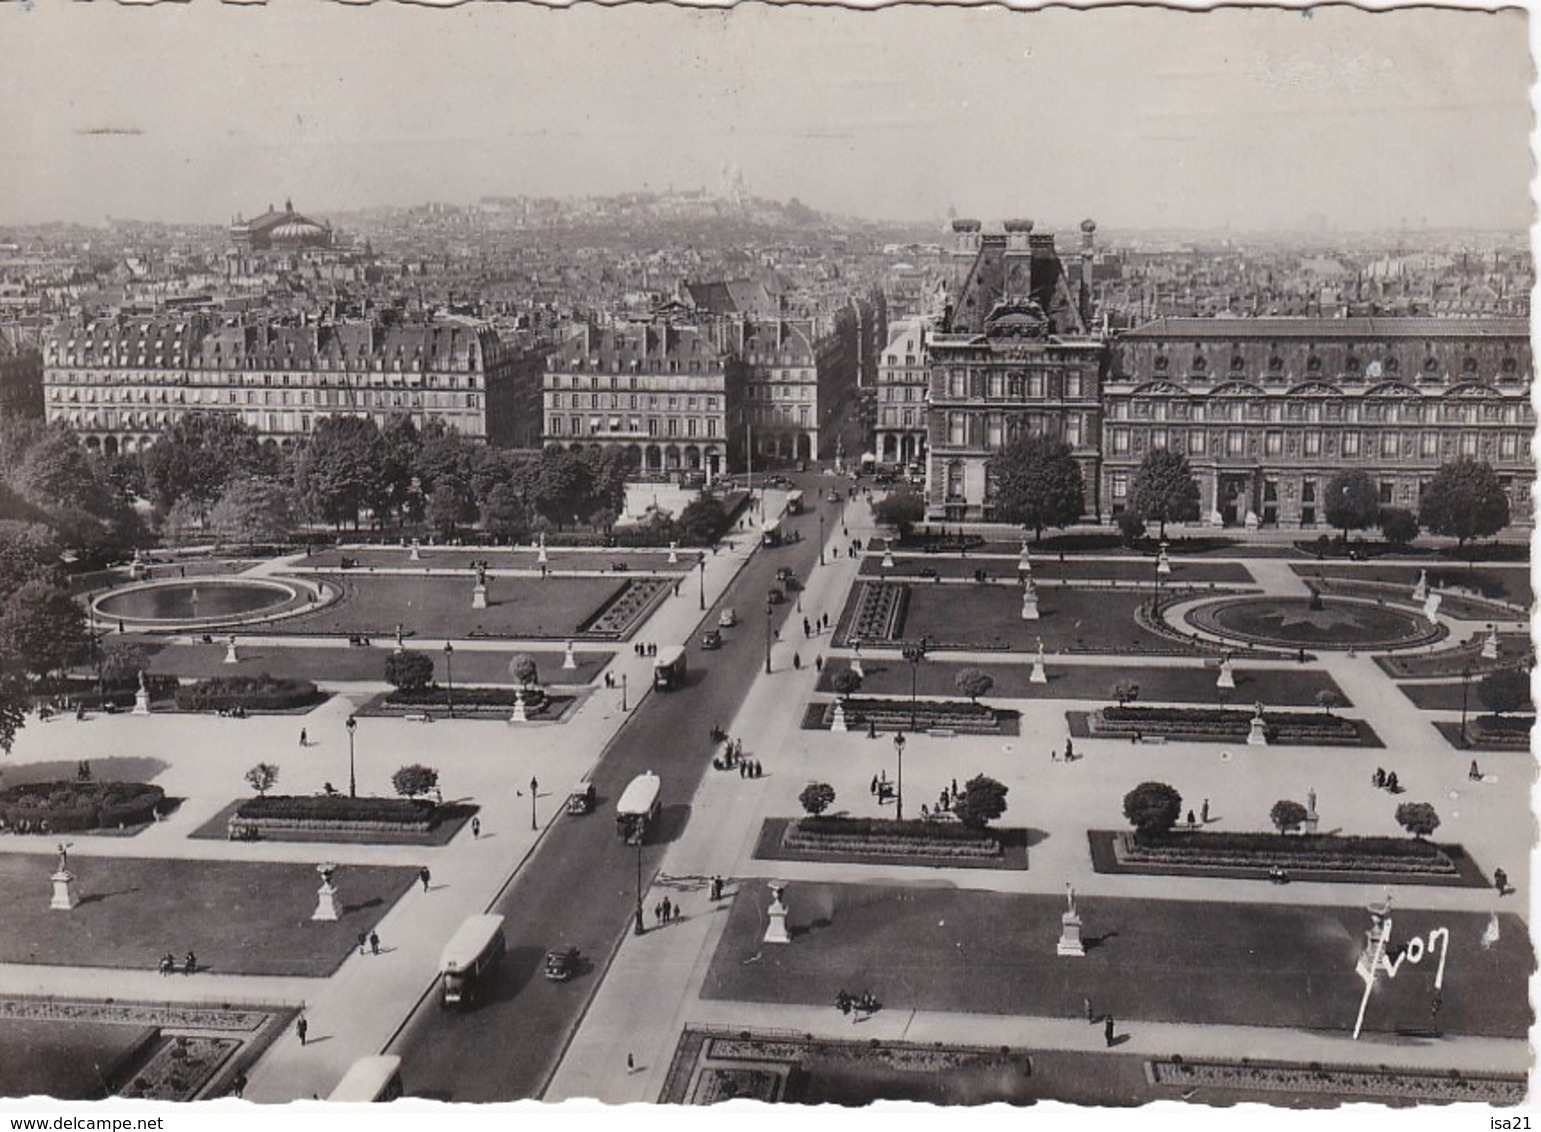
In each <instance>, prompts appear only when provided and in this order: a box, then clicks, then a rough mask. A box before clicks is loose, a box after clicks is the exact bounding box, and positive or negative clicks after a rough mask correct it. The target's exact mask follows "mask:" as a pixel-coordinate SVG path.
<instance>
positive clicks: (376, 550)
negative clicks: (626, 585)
mask: <svg viewBox="0 0 1541 1132" xmlns="http://www.w3.org/2000/svg"><path fill="white" fill-rule="evenodd" d="M417 553H418V561H416V562H413V561H412V552H411V550H410V549H409V548H407V547H344V548H341V549H338V550H326V551H322V552H320V553H317V554H314V555H312V556H311V557H309V558H300V559H296V560H295V562H294V564H295V565H296V566H308V567H313V568H320V569H332V570H335V569H340V568H341V566H342V560H343V559H344V558H350V559H352V560H353V561H354V562H356V563H357V564H358V568H359V569H361V570H367V569H368V568H369V567H371V566H373V567H378V568H381V569H389V570H425V569H433V570H464V571H465V576H466V577H467V578H468V579H470V578H473V577H474V574H473V572H474V570H475V567H473V566H472V565H471V563H473V562H485V563H487V568H488V569H489V570H493V571H497V570H534V571H536V572H539V570H540V552H539V551H538V550H536V549H535V548H534V547H529V546H521V547H519V548H518V549H515V550H510V549H509V548H508V547H500V546H465V547H449V546H423V547H419V548H418V552H417ZM696 554H697V551H696V550H694V549H685V548H683V547H682V548H681V549H680V551H679V559H680V560H679V562H677V563H675V564H674V565H673V566H671V565H669V551H668V550H667V549H662V550H637V549H635V548H630V547H604V548H599V549H594V550H571V549H567V548H557V547H548V548H547V550H546V568H547V569H548V570H550V571H552V572H553V573H560V572H562V571H564V570H609V569H611V568H612V566H613V565H614V564H615V563H617V562H624V563H626V566H627V569H629V570H654V571H668V572H670V573H675V574H682V573H684V572H685V571H687V570H690V569H692V568H693V567H694V566H695V563H696ZM350 574H351V571H350Z"/></svg>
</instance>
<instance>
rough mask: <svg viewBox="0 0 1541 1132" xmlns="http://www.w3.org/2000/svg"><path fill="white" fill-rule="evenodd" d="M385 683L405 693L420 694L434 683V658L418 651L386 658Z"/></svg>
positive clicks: (400, 653)
mask: <svg viewBox="0 0 1541 1132" xmlns="http://www.w3.org/2000/svg"><path fill="white" fill-rule="evenodd" d="M385 682H386V683H387V684H389V685H390V686H391V687H393V688H397V689H399V690H401V691H403V692H419V691H422V689H424V688H426V687H428V685H429V684H431V683H433V657H431V656H429V655H428V654H427V653H425V652H422V651H420V650H418V649H406V650H404V651H402V652H393V653H391V654H390V655H388V656H387V657H386V658H385Z"/></svg>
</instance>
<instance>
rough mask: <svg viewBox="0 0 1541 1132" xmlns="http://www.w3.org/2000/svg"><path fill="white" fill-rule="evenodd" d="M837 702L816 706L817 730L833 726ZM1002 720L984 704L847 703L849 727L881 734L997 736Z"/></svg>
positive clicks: (933, 701)
mask: <svg viewBox="0 0 1541 1132" xmlns="http://www.w3.org/2000/svg"><path fill="white" fill-rule="evenodd" d="M837 702H838V701H835V700H831V701H829V702H828V703H825V704H816V705H814V709H815V712H816V713H817V723H816V726H821V727H830V726H831V725H833V723H834V720H835V704H836V703H837ZM1002 718H1003V715H1002V713H1000V712H997V711H995V710H994V709H992V708H988V707H986V706H985V705H984V704H974V703H966V702H963V701H959V700H945V701H941V702H938V701H935V700H929V701H920V702H918V703H916V704H914V705H911V704H910V702H909V701H908V700H876V699H861V698H858V697H855V696H852V697H850V698H849V699H847V700H845V725H846V726H847V727H848V728H851V729H853V730H854V729H856V728H858V727H861V728H866V727H869V726H872V727H876V728H877V730H879V731H911V730H922V731H925V730H931V729H940V730H951V731H962V732H966V733H968V734H973V735H993V734H995V733H997V732H999V731H1000V730H1001V722H1002ZM911 719H914V721H915V727H914V728H912V727H911V726H910V721H911Z"/></svg>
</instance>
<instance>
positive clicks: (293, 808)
mask: <svg viewBox="0 0 1541 1132" xmlns="http://www.w3.org/2000/svg"><path fill="white" fill-rule="evenodd" d="M437 810H438V807H436V806H435V805H434V804H433V803H432V802H429V801H425V800H423V799H418V798H344V797H340V796H333V797H327V796H325V795H319V796H318V795H275V796H274V797H271V798H251V799H249V800H247V801H245V802H243V803H242V804H241V805H240V806H239V807H238V808H237V809H236V812H235V816H234V817H232V818H231V819H230V822H229V836H230V838H231V840H234V841H241V840H247V839H250V838H255V837H260V836H261V835H262V833H263V832H264V831H272V830H279V829H283V830H343V831H350V832H351V831H358V832H367V831H373V830H383V831H393V832H405V833H425V832H427V831H428V830H429V829H430V828H431V827H432V826H433V823H434V819H435V817H436V816H437Z"/></svg>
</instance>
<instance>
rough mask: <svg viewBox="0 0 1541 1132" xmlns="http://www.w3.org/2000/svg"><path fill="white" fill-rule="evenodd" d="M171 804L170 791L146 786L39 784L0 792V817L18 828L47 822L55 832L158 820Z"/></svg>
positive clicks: (119, 783) (125, 784)
mask: <svg viewBox="0 0 1541 1132" xmlns="http://www.w3.org/2000/svg"><path fill="white" fill-rule="evenodd" d="M165 800H166V792H165V791H164V790H162V789H161V788H160V787H159V786H151V785H150V784H148V783H144V782H92V781H78V780H62V781H58V782H34V783H29V784H27V785H25V786H12V787H11V788H10V789H8V790H4V791H0V816H3V817H4V819H5V823H6V825H7V826H10V827H12V828H14V827H15V826H16V825H18V824H19V823H20V822H23V821H25V822H27V823H28V824H29V825H30V826H32V827H33V828H34V829H35V828H37V827H38V826H39V825H40V824H41V823H42V822H44V821H46V822H47V823H48V829H49V832H51V833H65V832H69V831H73V830H87V829H116V828H118V827H119V826H124V825H140V824H143V823H144V822H149V821H153V820H154V819H155V810H156V808H157V807H158V806H159V805H160V804H161V803H162V802H164V801H165Z"/></svg>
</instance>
